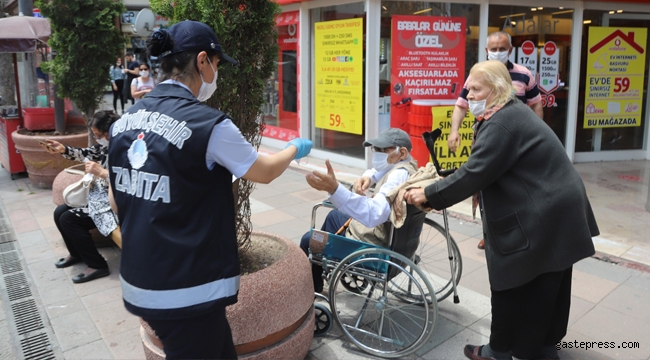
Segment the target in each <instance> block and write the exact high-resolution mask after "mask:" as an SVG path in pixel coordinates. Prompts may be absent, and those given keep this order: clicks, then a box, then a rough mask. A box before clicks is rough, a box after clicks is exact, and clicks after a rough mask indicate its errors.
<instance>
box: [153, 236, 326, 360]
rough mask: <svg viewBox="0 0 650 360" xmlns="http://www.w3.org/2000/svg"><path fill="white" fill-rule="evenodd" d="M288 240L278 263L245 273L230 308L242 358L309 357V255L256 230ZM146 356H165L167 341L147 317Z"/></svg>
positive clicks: (311, 309) (311, 329)
mask: <svg viewBox="0 0 650 360" xmlns="http://www.w3.org/2000/svg"><path fill="white" fill-rule="evenodd" d="M253 236H264V237H267V238H270V239H273V240H274V241H277V242H278V243H280V244H284V246H286V252H285V254H284V256H283V257H282V258H281V259H280V260H278V261H277V262H275V263H274V264H272V265H270V266H268V267H266V268H264V269H262V270H259V271H257V272H254V273H252V274H248V275H244V276H242V277H241V286H240V289H239V301H238V302H237V304H235V305H232V306H229V307H228V308H227V309H226V313H227V316H228V322H229V323H230V327H231V329H232V335H233V340H234V342H235V347H236V349H237V355H238V358H239V359H247V360H271V359H304V358H305V356H307V353H308V352H309V348H310V347H311V342H312V339H313V336H314V307H313V305H314V289H313V284H312V279H311V267H310V265H309V261H308V260H307V257H306V256H305V254H304V253H303V252H302V250H301V249H300V248H299V247H298V245H296V244H294V243H293V242H292V241H291V240H289V239H286V238H284V237H281V236H277V235H274V234H270V233H264V232H259V231H254V232H253ZM140 322H141V324H142V326H141V327H140V335H141V337H142V344H143V346H144V351H145V355H146V358H147V359H164V358H165V354H164V352H163V350H162V343H161V342H160V340H159V339H158V338H157V337H156V335H155V333H154V331H153V330H152V329H151V328H150V327H149V326H148V325H147V323H145V322H144V321H143V320H141V321H140Z"/></svg>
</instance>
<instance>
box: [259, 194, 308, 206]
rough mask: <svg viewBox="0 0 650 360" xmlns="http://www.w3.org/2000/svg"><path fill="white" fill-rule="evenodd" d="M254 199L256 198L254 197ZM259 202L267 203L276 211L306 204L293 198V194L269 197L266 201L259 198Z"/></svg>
mask: <svg viewBox="0 0 650 360" xmlns="http://www.w3.org/2000/svg"><path fill="white" fill-rule="evenodd" d="M253 197H255V196H254V195H253ZM258 200H259V201H261V202H263V203H265V204H266V205H269V206H272V207H273V208H274V209H278V208H283V207H286V206H291V205H296V204H301V203H303V202H304V200H302V199H300V198H298V197H295V196H293V194H281V195H275V196H269V197H266V198H264V199H259V198H258Z"/></svg>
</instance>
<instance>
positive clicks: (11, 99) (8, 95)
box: [0, 54, 16, 105]
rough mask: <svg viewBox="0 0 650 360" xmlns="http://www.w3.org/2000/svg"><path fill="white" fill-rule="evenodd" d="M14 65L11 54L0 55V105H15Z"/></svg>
mask: <svg viewBox="0 0 650 360" xmlns="http://www.w3.org/2000/svg"><path fill="white" fill-rule="evenodd" d="M14 76H15V75H14V63H13V58H12V56H11V54H0V96H1V97H2V104H0V105H16V91H15V85H16V81H15V78H14Z"/></svg>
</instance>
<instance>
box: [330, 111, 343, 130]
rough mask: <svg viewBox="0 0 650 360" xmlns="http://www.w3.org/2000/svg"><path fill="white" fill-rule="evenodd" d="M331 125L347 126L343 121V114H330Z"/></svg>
mask: <svg viewBox="0 0 650 360" xmlns="http://www.w3.org/2000/svg"><path fill="white" fill-rule="evenodd" d="M330 126H333V127H342V128H345V123H343V124H342V123H341V115H339V114H330Z"/></svg>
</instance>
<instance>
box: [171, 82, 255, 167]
mask: <svg viewBox="0 0 650 360" xmlns="http://www.w3.org/2000/svg"><path fill="white" fill-rule="evenodd" d="M161 84H174V85H178V86H182V87H184V88H185V89H187V91H189V92H190V93H191V92H192V91H191V90H190V88H189V87H187V86H186V85H185V84H183V83H181V82H178V81H175V80H165V81H163V82H162V83H161ZM257 157H258V153H257V150H255V148H254V147H253V145H251V144H250V143H249V142H248V141H246V139H244V136H243V135H242V134H241V131H239V128H238V127H237V126H235V124H233V122H232V120H230V119H224V120H223V121H221V122H220V123H218V124H217V125H215V126H214V128H212V134H210V140H208V149H207V150H206V153H205V164H206V166H207V167H208V169H210V170H212V169H213V168H214V165H215V164H219V165H221V166H223V167H225V168H226V169H228V171H230V172H231V173H232V174H233V175H235V177H238V178H240V177H242V176H244V174H246V173H247V172H248V170H249V169H250V168H251V166H253V163H255V161H257Z"/></svg>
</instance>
